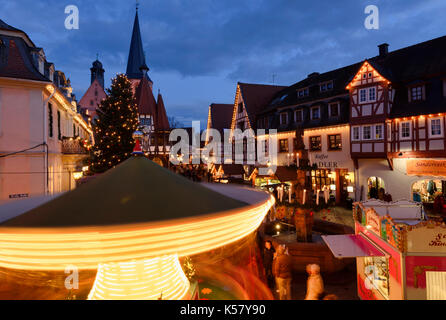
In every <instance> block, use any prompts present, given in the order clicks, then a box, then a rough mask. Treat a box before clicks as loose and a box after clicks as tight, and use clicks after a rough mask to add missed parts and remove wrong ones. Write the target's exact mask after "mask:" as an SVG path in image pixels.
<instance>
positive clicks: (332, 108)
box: [328, 103, 339, 118]
mask: <svg viewBox="0 0 446 320" xmlns="http://www.w3.org/2000/svg"><path fill="white" fill-rule="evenodd" d="M328 112H329V114H330V117H332V118H335V117H339V103H330V104H329V105H328Z"/></svg>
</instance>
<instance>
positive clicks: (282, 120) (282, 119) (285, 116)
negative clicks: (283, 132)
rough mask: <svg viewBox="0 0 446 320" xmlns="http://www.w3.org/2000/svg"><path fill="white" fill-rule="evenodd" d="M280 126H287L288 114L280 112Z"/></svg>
mask: <svg viewBox="0 0 446 320" xmlns="http://www.w3.org/2000/svg"><path fill="white" fill-rule="evenodd" d="M280 124H281V125H284V124H288V113H287V112H282V113H281V114H280Z"/></svg>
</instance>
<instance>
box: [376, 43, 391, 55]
mask: <svg viewBox="0 0 446 320" xmlns="http://www.w3.org/2000/svg"><path fill="white" fill-rule="evenodd" d="M378 48H379V57H380V58H384V57H385V56H387V54H388V53H389V44H388V43H383V44H380V45H379V46H378Z"/></svg>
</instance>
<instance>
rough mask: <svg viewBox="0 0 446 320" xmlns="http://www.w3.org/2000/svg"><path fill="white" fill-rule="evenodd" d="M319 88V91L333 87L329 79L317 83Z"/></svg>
mask: <svg viewBox="0 0 446 320" xmlns="http://www.w3.org/2000/svg"><path fill="white" fill-rule="evenodd" d="M319 89H320V91H321V92H324V91H328V90H331V89H333V82H332V81H329V82H324V83H321V84H320V85H319Z"/></svg>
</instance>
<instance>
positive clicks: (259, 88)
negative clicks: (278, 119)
mask: <svg viewBox="0 0 446 320" xmlns="http://www.w3.org/2000/svg"><path fill="white" fill-rule="evenodd" d="M238 85H239V87H240V91H241V94H242V97H243V101H244V103H245V107H246V112H247V113H248V118H249V122H250V123H251V126H252V127H253V128H255V127H256V123H255V119H256V114H257V113H259V112H261V111H262V110H263V109H264V108H265V107H266V106H267V104H268V102H269V101H271V99H273V98H274V96H275V95H276V94H277V93H278V92H280V91H282V90H283V89H285V88H286V87H284V86H275V85H266V84H251V83H241V82H239V83H238Z"/></svg>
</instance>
